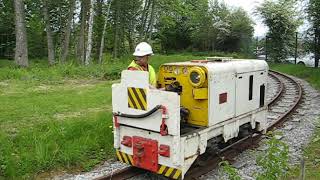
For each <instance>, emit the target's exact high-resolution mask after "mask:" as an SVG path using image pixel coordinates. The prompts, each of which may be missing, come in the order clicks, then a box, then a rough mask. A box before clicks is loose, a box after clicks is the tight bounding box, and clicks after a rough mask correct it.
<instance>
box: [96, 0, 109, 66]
mask: <svg viewBox="0 0 320 180" xmlns="http://www.w3.org/2000/svg"><path fill="white" fill-rule="evenodd" d="M109 1H110V2H108V3H109V5H108V10H107V14H106V16H105V21H104V25H103V32H102V36H101V41H100V51H99V63H100V64H101V63H102V57H103V49H104V37H105V35H106V30H107V24H108V16H109V13H110V7H111V2H112V0H109Z"/></svg>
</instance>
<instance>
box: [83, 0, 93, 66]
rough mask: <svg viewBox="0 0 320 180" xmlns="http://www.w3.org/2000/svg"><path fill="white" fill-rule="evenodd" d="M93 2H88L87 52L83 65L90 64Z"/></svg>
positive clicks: (91, 0)
mask: <svg viewBox="0 0 320 180" xmlns="http://www.w3.org/2000/svg"><path fill="white" fill-rule="evenodd" d="M93 8H94V0H90V11H89V12H90V15H89V22H88V40H87V50H86V58H85V65H89V64H90V62H91V51H92V35H93V17H94V11H93Z"/></svg>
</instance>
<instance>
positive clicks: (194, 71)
mask: <svg viewBox="0 0 320 180" xmlns="http://www.w3.org/2000/svg"><path fill="white" fill-rule="evenodd" d="M205 81H206V73H205V72H204V70H203V69H201V68H200V67H193V68H191V69H190V72H189V82H190V83H191V85H192V86H194V87H201V86H202V85H203V84H204V83H205Z"/></svg>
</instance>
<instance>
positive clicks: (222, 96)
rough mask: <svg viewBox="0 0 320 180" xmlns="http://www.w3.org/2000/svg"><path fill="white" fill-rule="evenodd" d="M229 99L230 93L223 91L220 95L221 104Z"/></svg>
mask: <svg viewBox="0 0 320 180" xmlns="http://www.w3.org/2000/svg"><path fill="white" fill-rule="evenodd" d="M227 101H228V93H222V94H220V95H219V104H223V103H226V102H227Z"/></svg>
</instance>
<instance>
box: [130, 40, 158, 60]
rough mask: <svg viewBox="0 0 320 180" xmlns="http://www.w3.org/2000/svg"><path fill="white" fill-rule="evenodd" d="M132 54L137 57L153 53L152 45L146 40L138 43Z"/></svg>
mask: <svg viewBox="0 0 320 180" xmlns="http://www.w3.org/2000/svg"><path fill="white" fill-rule="evenodd" d="M133 55H134V56H138V57H141V56H146V55H153V51H152V47H151V46H150V44H148V43H146V42H142V43H139V44H138V45H137V47H136V50H135V52H134V53H133Z"/></svg>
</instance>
